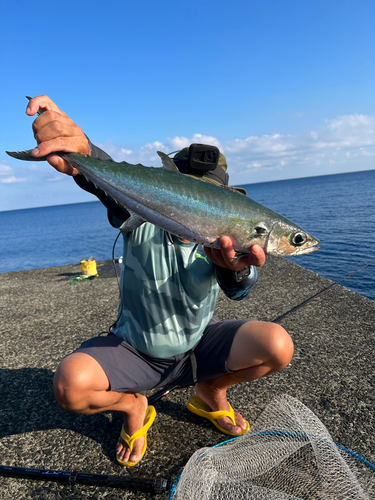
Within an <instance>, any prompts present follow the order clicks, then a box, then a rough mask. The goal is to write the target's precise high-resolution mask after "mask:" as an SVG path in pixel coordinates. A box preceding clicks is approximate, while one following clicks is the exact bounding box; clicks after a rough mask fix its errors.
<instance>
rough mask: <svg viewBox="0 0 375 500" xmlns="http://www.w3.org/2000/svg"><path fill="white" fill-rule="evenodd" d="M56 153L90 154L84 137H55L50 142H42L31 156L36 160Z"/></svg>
mask: <svg viewBox="0 0 375 500" xmlns="http://www.w3.org/2000/svg"><path fill="white" fill-rule="evenodd" d="M58 151H63V152H64V153H80V154H90V146H89V144H88V141H87V139H86V138H85V137H83V138H81V137H56V138H55V139H51V140H50V141H44V142H41V143H40V144H38V146H37V147H36V148H35V149H34V150H33V151H32V155H33V156H35V157H36V158H38V157H40V156H47V155H49V154H51V153H56V152H58Z"/></svg>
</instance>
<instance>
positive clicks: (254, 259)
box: [204, 236, 266, 271]
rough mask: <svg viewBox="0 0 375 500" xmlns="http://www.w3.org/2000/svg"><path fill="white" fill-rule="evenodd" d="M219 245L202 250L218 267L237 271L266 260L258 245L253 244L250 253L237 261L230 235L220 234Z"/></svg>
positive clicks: (258, 264) (261, 263) (262, 263)
mask: <svg viewBox="0 0 375 500" xmlns="http://www.w3.org/2000/svg"><path fill="white" fill-rule="evenodd" d="M219 245H220V249H218V248H210V247H204V251H205V252H206V255H207V257H208V258H209V259H210V261H211V262H213V263H214V264H216V265H218V266H220V267H225V268H228V269H232V271H239V270H240V269H243V268H244V267H247V266H257V267H261V266H263V265H264V263H265V262H266V254H265V252H264V250H263V248H262V247H260V246H259V245H253V246H252V247H251V248H250V253H249V254H247V255H244V256H243V257H241V258H240V259H239V260H238V261H237V256H236V252H235V250H234V247H233V240H232V238H231V237H230V236H221V237H220V239H219ZM236 261H237V262H236Z"/></svg>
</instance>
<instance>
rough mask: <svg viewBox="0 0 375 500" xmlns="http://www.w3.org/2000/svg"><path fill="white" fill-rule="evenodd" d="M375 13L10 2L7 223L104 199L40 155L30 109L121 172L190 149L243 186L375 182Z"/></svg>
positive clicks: (297, 5)
mask: <svg viewBox="0 0 375 500" xmlns="http://www.w3.org/2000/svg"><path fill="white" fill-rule="evenodd" d="M374 19H375V2H374V1H373V0H370V1H362V0H355V1H345V0H341V1H336V0H329V1H327V0H325V1H321V0H282V1H281V0H248V1H242V0H238V1H235V2H228V1H225V2H224V1H222V0H216V1H211V0H208V1H205V0H200V1H196V0H191V1H190V2H180V1H178V0H173V1H172V0H167V1H164V0H159V1H158V2H156V1H149V0H146V1H142V0H139V1H138V2H134V1H131V2H130V1H128V0H122V1H112V2H111V1H109V2H106V3H104V2H99V1H96V0H91V1H90V2H88V1H85V0H84V1H79V0H78V1H75V2H72V1H70V0H67V1H64V2H60V3H56V2H50V1H48V2H46V1H45V0H40V1H39V2H36V3H35V2H31V3H30V2H26V1H18V2H6V3H5V5H4V6H3V7H2V15H1V19H0V23H1V32H0V33H1V34H0V36H1V39H0V47H1V52H0V62H1V68H2V69H3V71H2V76H1V79H0V95H1V113H0V120H1V137H0V211H3V210H14V209H19V208H29V207H36V206H47V205H56V204H64V203H74V202H79V201H88V200H92V199H93V198H92V197H91V195H88V194H87V193H84V192H83V191H81V190H80V189H79V188H77V187H76V185H75V184H74V182H73V181H72V179H71V178H68V177H66V176H63V175H61V174H58V173H57V172H55V171H54V170H53V169H52V168H51V167H50V166H49V165H48V164H47V163H26V162H20V161H17V160H14V159H11V158H9V157H8V156H7V155H6V154H5V150H8V151H13V150H22V149H28V148H30V147H32V146H33V145H34V143H35V142H34V139H33V135H32V132H31V123H32V121H33V119H32V118H30V117H27V116H26V115H25V112H24V111H25V108H26V99H25V95H31V96H36V95H41V94H47V95H48V96H50V97H51V98H52V99H53V100H54V101H55V102H56V104H57V105H58V106H59V107H60V109H62V110H64V111H65V112H66V113H67V114H68V115H69V116H70V117H71V118H73V119H74V120H75V121H76V123H77V124H79V125H80V126H81V127H82V128H83V130H84V131H85V132H86V134H87V135H88V136H89V137H90V138H91V140H92V141H93V142H94V143H95V144H97V145H99V146H101V147H103V148H104V149H105V150H106V151H107V152H109V153H110V154H111V155H112V156H113V158H114V159H116V160H119V161H121V160H126V161H129V162H132V163H137V162H139V161H140V162H141V163H143V164H145V165H153V166H158V165H160V162H159V160H158V157H157V155H156V151H157V150H162V151H164V152H167V153H168V152H170V151H174V150H176V149H178V148H180V147H182V146H185V145H188V144H190V143H191V142H207V143H208V144H215V145H217V146H219V148H220V149H221V150H222V151H223V152H224V154H225V155H226V157H227V160H228V164H229V168H230V170H229V172H230V177H231V183H232V184H234V185H239V184H247V183H252V182H263V181H270V180H279V179H288V178H294V177H307V176H312V175H322V174H333V173H339V172H350V171H356V170H366V169H373V168H375V164H374V158H375V101H374V80H375V78H374V77H375V66H374V54H375V43H374V40H375V36H374V26H373V24H374Z"/></svg>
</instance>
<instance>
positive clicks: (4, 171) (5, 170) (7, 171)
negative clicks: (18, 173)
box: [0, 161, 13, 175]
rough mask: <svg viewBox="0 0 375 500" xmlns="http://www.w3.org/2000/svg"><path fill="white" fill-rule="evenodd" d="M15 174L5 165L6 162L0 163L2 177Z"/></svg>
mask: <svg viewBox="0 0 375 500" xmlns="http://www.w3.org/2000/svg"><path fill="white" fill-rule="evenodd" d="M12 173H13V169H12V168H11V167H9V166H8V165H6V164H5V162H4V161H0V175H10V174H12Z"/></svg>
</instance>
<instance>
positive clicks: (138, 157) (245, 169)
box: [98, 114, 375, 183]
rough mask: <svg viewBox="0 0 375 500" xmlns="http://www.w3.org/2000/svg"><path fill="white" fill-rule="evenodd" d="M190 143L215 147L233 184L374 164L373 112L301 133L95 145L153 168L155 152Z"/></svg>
mask: <svg viewBox="0 0 375 500" xmlns="http://www.w3.org/2000/svg"><path fill="white" fill-rule="evenodd" d="M193 142H198V143H203V144H212V145H215V146H217V147H218V148H219V149H220V150H221V151H222V152H223V153H224V154H225V156H226V158H227V162H228V165H229V166H230V173H231V181H232V182H233V180H234V179H235V181H236V183H238V182H241V180H243V182H244V183H245V182H251V176H252V175H253V174H255V173H256V174H257V175H258V176H259V172H262V171H264V172H265V171H272V170H274V171H279V172H280V173H279V174H278V178H283V174H282V173H281V172H284V173H285V178H287V177H290V176H295V177H303V176H309V175H316V173H317V172H318V173H320V174H324V173H336V172H340V171H350V170H351V171H354V170H363V169H365V168H375V165H373V166H372V164H371V161H372V158H373V157H374V156H375V116H366V115H358V114H354V115H345V116H339V117H337V118H335V119H333V120H326V121H325V123H323V124H322V126H321V127H320V128H317V127H316V128H315V130H314V131H311V132H310V133H309V134H305V135H302V134H301V135H283V134H279V133H275V134H271V135H268V134H264V135H262V136H255V135H253V136H248V137H244V138H237V139H231V140H221V139H218V138H216V137H213V136H208V135H203V134H199V133H197V134H194V135H193V136H192V137H183V136H175V137H172V138H167V139H166V140H163V141H154V142H150V143H147V144H145V145H144V146H142V147H140V148H139V149H138V150H137V151H132V150H130V149H128V148H126V145H125V146H124V145H119V144H114V143H113V142H111V141H107V142H106V143H104V144H98V146H99V147H102V148H103V149H104V150H105V151H107V152H108V154H110V155H111V156H112V157H113V158H114V159H115V160H117V161H122V160H126V161H128V162H129V163H138V162H140V163H142V164H144V165H154V166H158V165H160V159H159V157H158V156H157V154H156V152H157V151H158V150H160V151H163V152H165V153H170V152H172V151H176V150H179V149H182V148H184V147H187V146H189V145H190V144H191V143H193ZM317 168H318V170H317ZM265 177H266V174H265Z"/></svg>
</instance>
